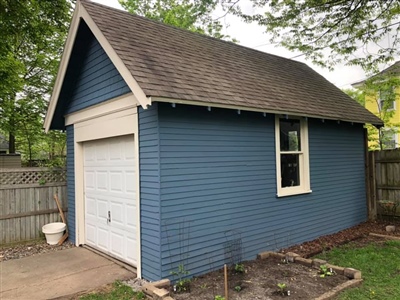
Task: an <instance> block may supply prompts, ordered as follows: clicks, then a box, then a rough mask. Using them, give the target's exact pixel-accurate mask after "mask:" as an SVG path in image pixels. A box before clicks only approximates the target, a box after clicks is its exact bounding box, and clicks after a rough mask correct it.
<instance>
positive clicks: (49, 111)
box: [43, 1, 81, 133]
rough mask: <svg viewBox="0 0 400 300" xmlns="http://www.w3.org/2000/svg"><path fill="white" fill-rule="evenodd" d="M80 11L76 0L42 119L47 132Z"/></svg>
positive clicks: (67, 61) (79, 4) (73, 39)
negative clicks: (44, 115) (47, 104)
mask: <svg viewBox="0 0 400 300" xmlns="http://www.w3.org/2000/svg"><path fill="white" fill-rule="evenodd" d="M80 11H81V3H80V1H77V2H76V6H75V11H74V14H73V16H72V20H71V26H70V28H69V31H68V36H67V40H66V42H65V45H64V51H63V54H62V56H61V61H60V65H59V67H58V72H57V77H56V81H55V83H54V87H53V91H52V93H51V97H50V102H49V106H48V108H47V112H46V117H45V119H44V126H43V127H44V129H45V132H46V133H47V132H48V131H49V130H50V125H51V121H52V120H53V116H54V112H55V110H56V106H57V102H58V97H59V96H60V92H61V87H62V83H63V82H64V78H65V74H66V72H67V67H68V63H69V59H70V57H71V53H72V48H73V46H74V42H75V37H76V33H77V32H78V27H79V22H80Z"/></svg>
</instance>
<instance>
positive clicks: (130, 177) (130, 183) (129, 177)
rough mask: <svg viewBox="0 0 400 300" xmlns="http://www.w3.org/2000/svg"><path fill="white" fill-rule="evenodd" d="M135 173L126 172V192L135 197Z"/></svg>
mask: <svg viewBox="0 0 400 300" xmlns="http://www.w3.org/2000/svg"><path fill="white" fill-rule="evenodd" d="M135 178H136V176H135V172H134V171H126V172H125V192H126V193H127V194H131V195H135V193H136V189H135Z"/></svg>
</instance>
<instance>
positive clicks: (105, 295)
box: [79, 280, 145, 300]
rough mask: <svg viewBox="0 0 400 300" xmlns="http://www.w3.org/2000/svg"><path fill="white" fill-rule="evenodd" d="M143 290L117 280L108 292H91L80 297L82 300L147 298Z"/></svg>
mask: <svg viewBox="0 0 400 300" xmlns="http://www.w3.org/2000/svg"><path fill="white" fill-rule="evenodd" d="M144 296H145V295H144V294H143V292H135V291H133V290H132V288H131V287H129V286H127V285H125V284H123V283H122V282H121V281H118V280H117V281H115V282H114V283H113V284H112V288H111V290H110V291H107V292H99V293H91V294H88V295H84V296H82V297H80V298H79V299H81V300H131V299H137V300H142V299H145V297H144Z"/></svg>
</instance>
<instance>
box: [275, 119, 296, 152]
mask: <svg viewBox="0 0 400 300" xmlns="http://www.w3.org/2000/svg"><path fill="white" fill-rule="evenodd" d="M279 128H280V148H281V151H300V150H301V145H300V120H293V119H288V120H285V119H280V121H279Z"/></svg>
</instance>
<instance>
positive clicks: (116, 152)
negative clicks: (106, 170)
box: [109, 142, 123, 161]
mask: <svg viewBox="0 0 400 300" xmlns="http://www.w3.org/2000/svg"><path fill="white" fill-rule="evenodd" d="M109 147H110V151H109V154H110V160H111V161H123V157H122V151H121V150H123V148H122V149H121V147H123V144H122V143H121V142H116V143H113V144H110V146H109Z"/></svg>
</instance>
